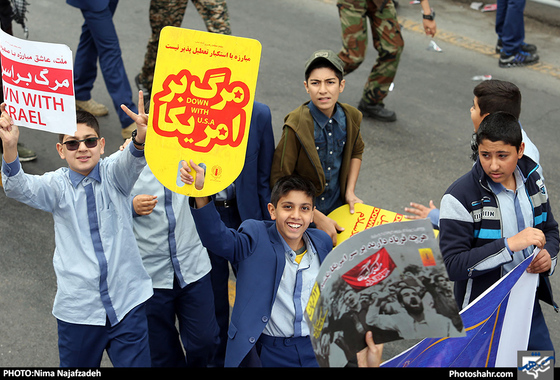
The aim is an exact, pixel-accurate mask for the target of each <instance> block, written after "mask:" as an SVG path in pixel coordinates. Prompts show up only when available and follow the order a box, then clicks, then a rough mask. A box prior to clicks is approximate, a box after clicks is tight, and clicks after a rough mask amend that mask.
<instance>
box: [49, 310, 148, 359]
mask: <svg viewBox="0 0 560 380" xmlns="http://www.w3.org/2000/svg"><path fill="white" fill-rule="evenodd" d="M57 322H58V351H59V357H60V366H61V367H90V368H95V367H99V366H100V365H101V359H102V357H103V352H104V351H105V350H107V355H108V356H109V359H111V363H113V366H114V367H150V366H151V360H150V347H149V343H148V322H147V319H146V309H145V306H144V304H142V305H139V306H136V307H135V308H134V309H132V310H131V311H130V312H129V313H128V314H127V315H126V316H125V317H124V318H123V319H122V320H121V321H120V322H119V323H117V324H116V325H115V326H111V325H110V324H109V322H108V321H107V324H106V325H105V326H92V325H79V324H74V323H68V322H64V321H61V320H57Z"/></svg>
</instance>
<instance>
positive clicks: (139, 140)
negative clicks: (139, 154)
mask: <svg viewBox="0 0 560 380" xmlns="http://www.w3.org/2000/svg"><path fill="white" fill-rule="evenodd" d="M145 141H146V133H140V134H139V133H138V130H137V129H135V130H134V131H132V143H133V144H134V145H136V147H137V148H139V149H142V148H144V145H146V144H145Z"/></svg>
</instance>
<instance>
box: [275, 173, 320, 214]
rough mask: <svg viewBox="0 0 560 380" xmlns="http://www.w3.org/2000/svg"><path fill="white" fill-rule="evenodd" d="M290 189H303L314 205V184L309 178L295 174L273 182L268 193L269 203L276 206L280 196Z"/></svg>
mask: <svg viewBox="0 0 560 380" xmlns="http://www.w3.org/2000/svg"><path fill="white" fill-rule="evenodd" d="M290 191H303V192H304V193H305V194H306V195H308V196H309V197H310V198H311V203H312V205H313V206H315V186H314V185H313V183H312V182H311V181H310V180H308V179H306V178H303V177H301V176H299V175H297V174H292V175H287V176H284V177H282V178H280V179H279V180H278V181H277V182H276V183H275V184H274V186H273V187H272V192H271V194H270V203H272V205H273V206H274V207H276V206H277V205H278V201H279V200H280V198H282V197H283V196H284V195H286V194H288V193H289V192H290Z"/></svg>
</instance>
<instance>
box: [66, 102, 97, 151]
mask: <svg viewBox="0 0 560 380" xmlns="http://www.w3.org/2000/svg"><path fill="white" fill-rule="evenodd" d="M76 124H85V125H87V126H88V127H90V128H92V129H93V130H94V131H95V133H97V137H101V133H100V129H99V122H98V121H97V118H96V117H95V116H94V115H92V114H91V113H89V112H87V111H84V110H76ZM64 136H66V135H65V134H63V133H61V134H59V135H58V140H59V141H60V143H62V142H63V141H64Z"/></svg>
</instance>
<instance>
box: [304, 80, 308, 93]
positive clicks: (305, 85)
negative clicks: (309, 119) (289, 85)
mask: <svg viewBox="0 0 560 380" xmlns="http://www.w3.org/2000/svg"><path fill="white" fill-rule="evenodd" d="M303 86H304V87H305V91H307V93H308V94H309V88H308V87H307V81H306V80H304V81H303Z"/></svg>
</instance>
